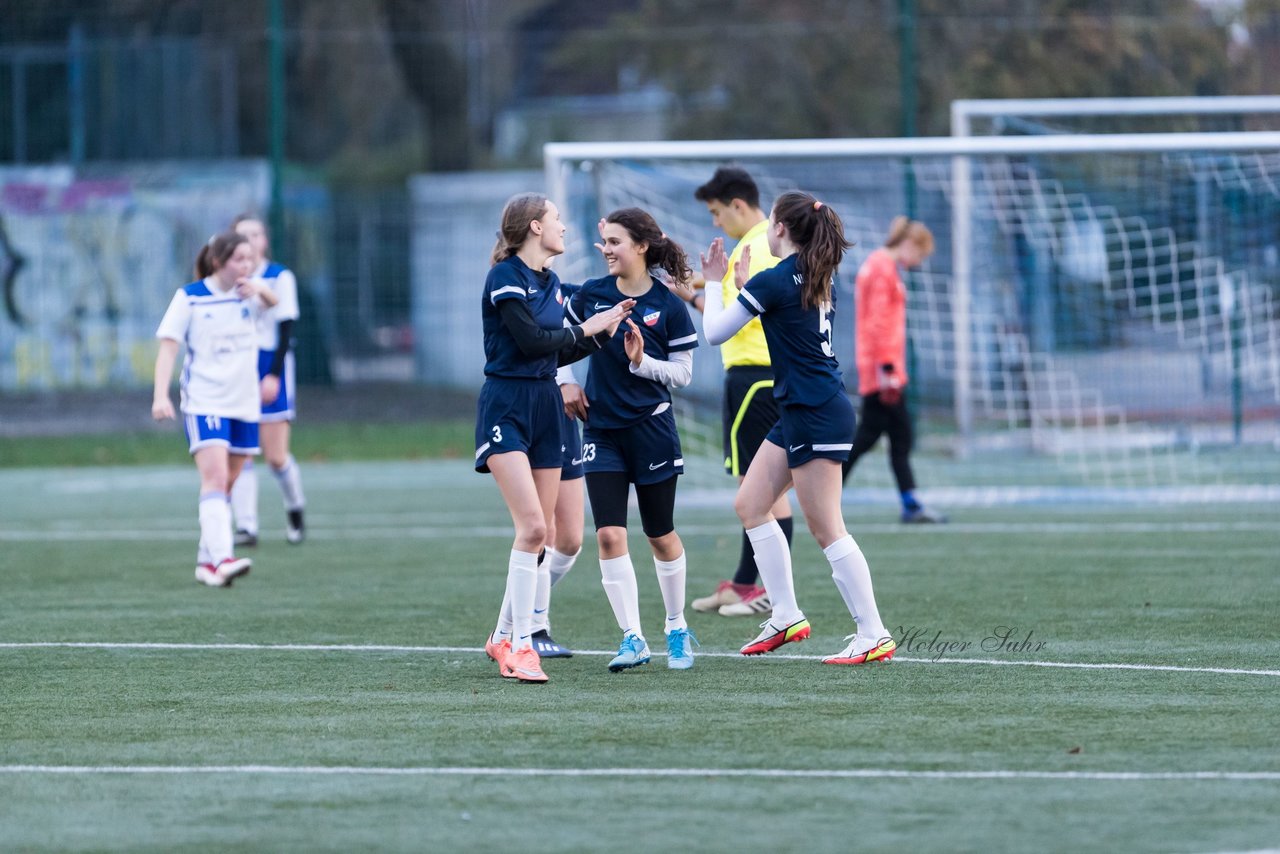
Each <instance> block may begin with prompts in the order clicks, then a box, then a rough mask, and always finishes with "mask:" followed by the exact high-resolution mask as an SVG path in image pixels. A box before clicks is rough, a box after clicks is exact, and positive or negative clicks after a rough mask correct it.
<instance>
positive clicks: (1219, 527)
mask: <svg viewBox="0 0 1280 854" xmlns="http://www.w3.org/2000/svg"><path fill="white" fill-rule="evenodd" d="M849 527H850V530H851V531H852V532H853V533H854V534H855V535H862V534H904V535H906V536H912V537H925V536H928V537H932V536H946V535H953V534H1021V535H1027V536H1039V535H1042V534H1162V535H1171V534H1183V535H1188V534H1217V533H1250V532H1266V533H1271V532H1273V531H1274V530H1275V526H1274V525H1272V524H1269V523H1264V522H1222V523H1219V522H1199V523H1196V522H1187V523H1177V522H1169V523H1164V522H1097V523H1094V522H1026V523H1006V522H951V523H948V524H946V525H919V526H915V527H914V528H912V529H910V530H909V531H908V530H907V529H906V528H905V527H904V526H903V525H901V524H898V523H890V524H885V523H872V524H859V523H858V522H857V521H856V520H850V525H849ZM726 531H728V532H732V526H731V525H729V524H728V523H725V524H723V525H681V526H680V533H681V534H684V535H687V536H703V535H706V536H716V535H721V534H724V533H725V532H726ZM462 536H469V537H494V538H497V539H511V537H512V536H514V529H513V528H512V527H511V526H510V525H509V524H495V525H474V526H463V525H452V526H449V525H403V526H400V525H392V526H387V525H384V526H359V527H332V528H325V527H318V526H315V525H314V524H313V525H312V526H310V527H309V528H308V530H307V538H308V539H311V540H322V541H331V540H332V541H342V540H389V539H391V540H395V539H400V540H456V539H457V538H459V537H462ZM191 538H192V534H191V531H190V529H188V528H185V527H184V528H149V529H148V528H102V529H94V528H85V527H83V526H81V527H76V528H51V529H47V530H40V529H38V528H35V529H33V528H10V529H0V542H94V541H105V542H157V541H164V542H187V541H189V540H191Z"/></svg>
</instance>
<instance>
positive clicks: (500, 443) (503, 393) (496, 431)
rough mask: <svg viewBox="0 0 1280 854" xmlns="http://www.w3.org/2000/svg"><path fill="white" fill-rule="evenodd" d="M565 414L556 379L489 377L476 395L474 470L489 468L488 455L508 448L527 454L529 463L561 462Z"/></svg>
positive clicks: (547, 464) (552, 464)
mask: <svg viewBox="0 0 1280 854" xmlns="http://www.w3.org/2000/svg"><path fill="white" fill-rule="evenodd" d="M563 417H564V401H563V399H562V398H561V397H560V387H559V386H557V385H556V381H555V380H554V379H552V378H550V377H548V378H547V379H545V380H516V379H502V378H500V377H487V378H486V379H485V381H484V387H483V388H481V389H480V399H479V400H477V401H476V471H478V472H487V471H489V465H488V462H487V461H488V459H489V457H491V456H493V455H494V454H505V453H509V452H511V451H521V452H523V453H524V454H525V455H527V456H528V457H529V467H530V468H535V469H558V468H560V466H561V465H562V463H563V460H564V453H563V452H562V451H561V448H562V447H564V439H563V436H562V435H561V424H562V419H563Z"/></svg>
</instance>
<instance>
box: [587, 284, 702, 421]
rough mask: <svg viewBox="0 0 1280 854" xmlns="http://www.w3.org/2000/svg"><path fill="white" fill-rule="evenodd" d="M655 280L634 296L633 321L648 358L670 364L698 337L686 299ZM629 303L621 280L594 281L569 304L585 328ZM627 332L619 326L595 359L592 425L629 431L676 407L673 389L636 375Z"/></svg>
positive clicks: (590, 391)
mask: <svg viewBox="0 0 1280 854" xmlns="http://www.w3.org/2000/svg"><path fill="white" fill-rule="evenodd" d="M651 281H652V283H653V284H652V287H650V288H649V290H648V291H646V292H645V293H644V294H642V295H640V296H638V297H635V301H636V305H635V308H633V309H631V319H632V320H633V321H635V324H636V326H638V327H640V334H641V335H642V336H643V338H644V351H645V353H647V354H648V355H650V356H652V357H653V358H655V359H662V360H663V361H666V360H667V359H668V358H669V357H670V354H671V353H677V352H679V351H681V350H692V349H693V348H695V347H697V346H698V333H697V330H695V329H694V328H693V320H692V318H690V317H689V309H688V306H686V305H685V302H684V300H682V299H680V297H678V296H676V295H675V294H673V293H671V291H670V290H668V289H667V286H666V285H664V284H662V283H661V282H659V281H658V280H657V279H651ZM627 298H628V297H626V296H624V295H623V293H622V292H621V291H619V290H618V277H617V276H605V277H604V278H603V279H591V280H590V281H588V282H585V283H584V284H583V285H582V288H581V289H579V290H578V291H577V292H576V293H574V294H573V297H572V299H570V300H569V308H568V311H569V317H570V319H572V320H573V322H574V323H581V322H582V321H584V320H586V319H587V318H588V317H590V316H591V315H593V314H596V313H598V312H601V311H608V310H609V309H611V308H613V307H614V306H615V305H617V304H618V303H620V302H622V301H623V300H624V299H627ZM627 329H629V327H628V326H627V324H626V322H625V321H624V322H623V323H621V324H619V326H618V331H617V332H615V333H614V334H613V337H612V338H611V339H609V341H608V343H607V344H605V346H604V347H603V348H602V349H601V350H600V352H598V353H594V354H592V356H591V371H590V372H589V373H588V374H587V385H586V393H587V400H589V401H591V409H590V410H588V413H589V414H588V423H589V424H590V425H591V426H592V427H595V428H600V429H616V428H619V427H628V426H630V425H632V424H635V423H636V422H637V421H640V420H641V419H644V418H647V417H648V416H650V415H653V414H654V411H655V410H656V409H657V408H658V407H659V406H661V405H662V404H667V405H668V406H669V405H670V404H671V390H670V389H668V388H667V387H666V386H665V385H663V384H662V383H660V382H657V381H656V380H650V379H645V378H644V377H639V376H636V375H635V374H633V373H631V360H630V359H628V358H627V349H626V346H625V345H624V344H623V336H624V335H625V334H626V331H627Z"/></svg>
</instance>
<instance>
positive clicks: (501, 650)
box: [484, 635, 513, 679]
mask: <svg viewBox="0 0 1280 854" xmlns="http://www.w3.org/2000/svg"><path fill="white" fill-rule="evenodd" d="M484 654H485V655H487V656H489V658H490V659H492V660H493V661H496V662H498V672H499V673H501V674H502V675H503V676H504V677H506V678H508V679H511V678H513V674H511V673H508V672H507V668H506V664H505V663H504V662H506V660H507V656H508V655H510V654H511V641H509V640H507V639H506V638H503V639H502V640H500V641H498V642H497V643H494V642H493V635H489V637H488V639H487V640H486V641H485V642H484Z"/></svg>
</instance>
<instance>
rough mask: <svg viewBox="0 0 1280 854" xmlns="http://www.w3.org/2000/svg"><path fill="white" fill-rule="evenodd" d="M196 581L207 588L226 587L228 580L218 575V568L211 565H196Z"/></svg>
mask: <svg viewBox="0 0 1280 854" xmlns="http://www.w3.org/2000/svg"><path fill="white" fill-rule="evenodd" d="M196 581H198V582H200V583H201V584H203V585H205V586H207V587H226V586H227V580H226V579H225V578H223V577H222V576H221V575H218V568H217V567H215V566H214V565H213V564H211V563H201V564H197V565H196Z"/></svg>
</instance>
